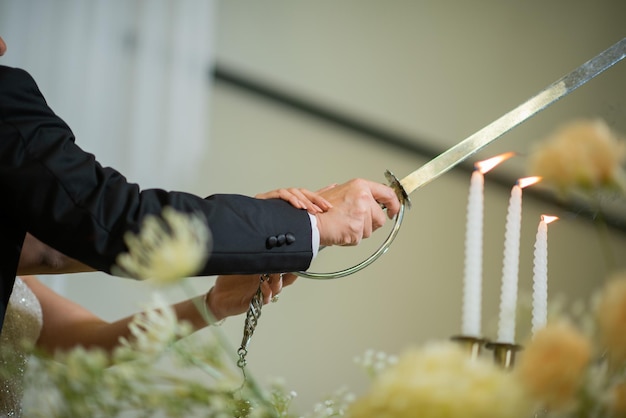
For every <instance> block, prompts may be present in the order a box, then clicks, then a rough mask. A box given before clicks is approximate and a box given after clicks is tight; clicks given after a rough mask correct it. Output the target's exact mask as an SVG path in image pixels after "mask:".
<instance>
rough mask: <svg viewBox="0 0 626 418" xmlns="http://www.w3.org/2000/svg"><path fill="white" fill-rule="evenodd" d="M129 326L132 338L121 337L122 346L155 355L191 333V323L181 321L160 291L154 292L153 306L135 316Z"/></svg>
mask: <svg viewBox="0 0 626 418" xmlns="http://www.w3.org/2000/svg"><path fill="white" fill-rule="evenodd" d="M128 328H129V329H130V332H131V335H132V338H131V339H126V338H121V339H120V342H121V344H122V346H125V347H130V348H132V349H133V350H135V351H138V352H140V353H143V354H149V355H153V356H156V355H159V354H160V353H162V352H164V351H165V349H167V347H169V345H170V344H171V343H173V342H174V341H176V340H177V339H179V338H181V337H183V336H186V335H189V334H190V333H191V327H190V326H189V324H188V323H183V322H179V321H178V317H177V316H176V313H175V312H174V309H173V308H172V307H171V306H170V305H169V304H168V303H167V301H165V299H164V298H163V297H162V296H161V295H160V294H158V293H155V294H154V296H153V302H152V304H151V306H148V307H147V308H146V309H145V311H144V312H142V313H139V314H137V315H135V316H134V317H133V320H132V321H131V323H130V324H129V325H128Z"/></svg>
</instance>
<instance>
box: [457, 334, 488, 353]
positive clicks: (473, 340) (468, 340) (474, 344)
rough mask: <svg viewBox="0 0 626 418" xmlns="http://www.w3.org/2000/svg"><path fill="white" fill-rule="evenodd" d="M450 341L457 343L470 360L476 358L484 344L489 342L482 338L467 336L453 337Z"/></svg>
mask: <svg viewBox="0 0 626 418" xmlns="http://www.w3.org/2000/svg"><path fill="white" fill-rule="evenodd" d="M450 339H451V340H452V341H455V342H457V343H458V344H460V345H461V347H463V348H464V349H466V350H467V352H468V354H469V355H470V357H471V358H472V359H476V358H478V356H480V352H481V350H482V348H483V347H484V346H485V344H487V343H488V342H489V341H488V340H486V339H484V338H480V337H472V336H469V335H455V336H453V337H451V338H450Z"/></svg>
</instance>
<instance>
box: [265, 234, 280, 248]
mask: <svg viewBox="0 0 626 418" xmlns="http://www.w3.org/2000/svg"><path fill="white" fill-rule="evenodd" d="M277 243H278V238H276V237H275V236H271V237H269V238H267V240H266V241H265V246H266V247H267V248H274V247H275V246H276V244H277Z"/></svg>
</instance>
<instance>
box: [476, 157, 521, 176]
mask: <svg viewBox="0 0 626 418" xmlns="http://www.w3.org/2000/svg"><path fill="white" fill-rule="evenodd" d="M514 155H515V153H514V152H505V153H504V154H500V155H496V156H495V157H491V158H489V159H487V160H483V161H478V162H477V163H474V168H475V169H476V170H478V171H480V172H481V173H482V174H485V173H486V172H488V171H490V170H491V169H492V168H494V167H495V166H497V165H498V164H500V163H501V162H503V161H506V160H508V159H509V158H511V157H512V156H514Z"/></svg>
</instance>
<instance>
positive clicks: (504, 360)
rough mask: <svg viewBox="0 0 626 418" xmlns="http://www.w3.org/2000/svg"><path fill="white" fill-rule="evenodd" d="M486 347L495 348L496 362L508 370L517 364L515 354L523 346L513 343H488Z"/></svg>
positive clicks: (494, 357)
mask: <svg viewBox="0 0 626 418" xmlns="http://www.w3.org/2000/svg"><path fill="white" fill-rule="evenodd" d="M485 347H486V348H487V349H489V350H493V359H494V361H495V362H496V364H497V365H498V366H500V367H502V368H504V369H506V370H510V369H512V368H513V366H514V365H515V356H516V354H517V352H518V351H520V350H522V348H523V347H522V346H521V345H518V344H513V343H497V342H495V343H493V342H490V343H487V344H486V345H485Z"/></svg>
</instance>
